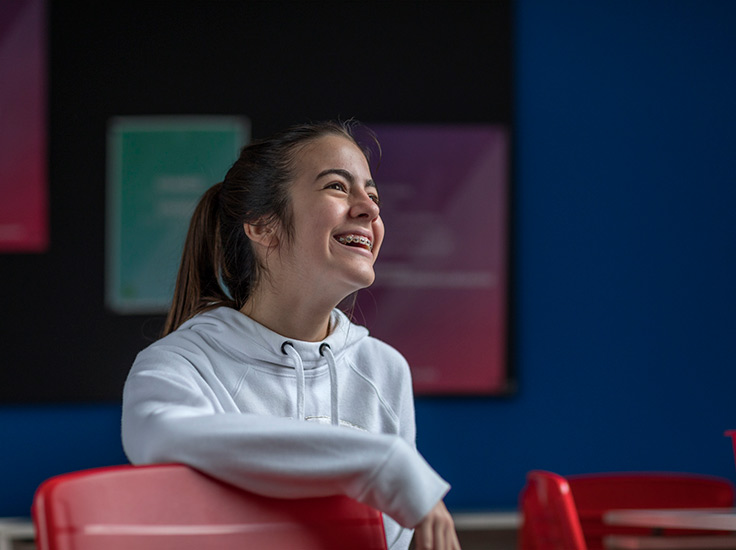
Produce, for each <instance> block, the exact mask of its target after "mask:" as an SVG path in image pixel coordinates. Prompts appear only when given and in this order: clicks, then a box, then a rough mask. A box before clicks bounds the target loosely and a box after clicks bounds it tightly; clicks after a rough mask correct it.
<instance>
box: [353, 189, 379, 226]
mask: <svg viewBox="0 0 736 550" xmlns="http://www.w3.org/2000/svg"><path fill="white" fill-rule="evenodd" d="M351 211H352V215H353V216H355V217H361V216H366V217H368V218H369V219H371V220H375V219H376V218H377V217H378V215H379V213H380V212H381V209H380V208H379V206H378V203H376V201H375V200H374V199H373V198H371V196H370V195H369V194H368V192H367V191H366V190H365V189H361V190H359V191H356V194H355V198H354V201H353V206H352V208H351Z"/></svg>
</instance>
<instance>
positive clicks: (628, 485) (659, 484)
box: [566, 473, 734, 550]
mask: <svg viewBox="0 0 736 550" xmlns="http://www.w3.org/2000/svg"><path fill="white" fill-rule="evenodd" d="M566 479H567V481H568V483H569V485H570V489H571V490H572V496H573V498H574V499H575V505H576V507H577V512H578V517H579V518H580V525H581V527H582V530H583V534H584V536H585V541H586V544H587V546H588V550H601V549H603V548H604V545H603V537H604V536H607V535H638V536H643V535H648V534H649V535H650V534H651V530H650V529H642V528H635V527H616V526H610V525H606V524H604V523H603V514H604V513H605V512H606V511H608V510H614V509H626V508H631V509H647V508H720V507H731V506H733V503H734V488H733V485H732V484H731V483H730V482H729V481H728V480H726V479H722V478H717V477H711V476H704V475H696V474H674V473H601V474H586V475H577V476H568V477H567V478H566ZM664 531H665V532H663V533H661V534H662V535H674V536H676V535H677V534H682V535H685V534H689V535H692V534H696V533H698V532H697V531H687V532H686V531H677V530H675V531H672V530H664ZM710 534H711V535H713V534H714V533H713V532H711V533H710Z"/></svg>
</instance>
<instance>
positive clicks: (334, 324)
mask: <svg viewBox="0 0 736 550" xmlns="http://www.w3.org/2000/svg"><path fill="white" fill-rule="evenodd" d="M330 328H331V332H330V335H329V336H328V337H327V338H325V339H324V340H321V341H319V342H305V341H303V340H295V339H294V338H287V337H285V336H282V335H280V334H278V333H276V332H274V331H272V330H270V329H268V328H266V327H264V326H263V325H261V324H260V323H257V322H256V321H254V320H253V319H251V318H250V317H248V316H247V315H245V314H243V313H241V312H240V311H238V310H236V309H233V308H229V307H218V308H215V309H212V310H210V311H206V312H204V313H200V314H198V315H195V316H194V317H192V318H191V319H189V320H188V321H187V322H185V323H184V324H182V325H181V327H179V329H178V330H177V332H179V331H184V330H193V331H195V332H197V333H198V334H199V335H201V336H202V337H203V338H206V339H207V340H209V341H211V342H217V345H218V347H222V348H226V350H227V351H229V352H230V353H231V354H232V355H235V356H243V357H244V358H247V362H248V363H252V362H256V363H265V364H268V365H275V366H284V367H290V368H293V365H292V362H291V361H290V360H289V358H288V355H286V352H285V351H284V346H285V345H286V344H287V343H288V344H290V345H291V346H292V347H293V349H294V350H295V351H296V352H297V353H298V354H299V357H300V358H301V360H302V363H303V365H304V368H305V369H307V370H309V369H313V368H316V367H320V366H324V364H325V358H324V355H323V353H324V348H323V345H324V344H328V345H329V347H330V349H331V350H332V354H333V355H334V356H335V359H336V360H337V361H339V360H340V357H341V356H342V355H343V354H344V353H345V352H346V351H347V350H348V349H350V348H351V347H352V346H355V345H356V344H358V343H359V342H360V341H361V340H363V339H364V338H366V337H367V336H368V329H366V328H365V327H362V326H359V325H356V324H353V323H351V322H350V320H349V319H348V318H347V316H346V315H345V314H344V313H343V312H342V311H340V310H338V309H334V310H333V311H332V314H331V316H330ZM320 348H322V352H320Z"/></svg>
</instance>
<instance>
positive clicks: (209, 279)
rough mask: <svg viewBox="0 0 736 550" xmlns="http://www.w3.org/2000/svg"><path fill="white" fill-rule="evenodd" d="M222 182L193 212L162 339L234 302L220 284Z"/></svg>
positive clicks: (209, 191) (214, 187) (206, 195)
mask: <svg viewBox="0 0 736 550" xmlns="http://www.w3.org/2000/svg"><path fill="white" fill-rule="evenodd" d="M221 189H222V183H218V184H216V185H213V186H212V187H210V189H208V190H207V192H205V194H204V195H203V196H202V198H201V199H200V201H199V204H197V208H196V209H195V210H194V214H193V215H192V220H191V222H190V224H189V231H188V232H187V237H186V240H185V241H184V252H183V253H182V258H181V264H180V265H179V272H178V273H177V276H176V286H175V287H174V298H173V301H172V304H171V309H170V310H169V314H168V316H167V318H166V323H165V325H164V329H163V333H162V336H166V335H167V334H169V333H170V332H173V331H175V330H176V329H177V328H179V326H180V325H181V324H182V323H184V322H185V321H186V320H188V319H189V318H190V317H192V316H194V315H195V314H197V313H200V312H202V311H204V310H207V309H211V308H213V307H216V306H219V305H231V302H232V300H230V298H229V297H228V295H227V293H226V292H225V291H224V290H223V288H222V286H221V285H220V272H221V265H222V247H221V245H220V230H219V229H220V223H219V220H218V217H219V216H218V210H219V198H220V191H221Z"/></svg>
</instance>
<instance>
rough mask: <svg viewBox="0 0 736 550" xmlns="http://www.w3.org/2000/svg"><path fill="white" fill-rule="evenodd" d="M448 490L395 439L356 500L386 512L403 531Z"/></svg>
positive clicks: (444, 484)
mask: <svg viewBox="0 0 736 550" xmlns="http://www.w3.org/2000/svg"><path fill="white" fill-rule="evenodd" d="M449 490H450V484H449V483H447V482H446V481H445V480H444V479H442V478H441V477H440V476H439V474H437V472H435V471H434V470H433V469H432V467H431V466H430V465H429V464H428V463H427V461H426V460H424V458H423V457H422V456H421V455H420V454H419V453H418V452H417V451H416V450H415V449H413V448H412V447H410V446H409V445H408V444H407V443H406V442H405V441H404V440H403V439H400V438H397V439H396V440H395V442H394V444H393V445H392V446H391V448H390V449H389V453H388V455H387V457H386V460H384V461H383V463H382V464H381V465H380V466H379V467H378V468H376V471H375V472H374V473H373V475H372V476H370V478H369V480H368V482H367V483H366V487H365V489H364V491H363V494H361V496H360V497H358V500H360V501H361V502H364V503H366V504H368V505H370V506H373V507H374V508H377V509H379V510H381V511H383V512H385V513H386V514H388V515H389V516H391V517H392V518H393V519H394V520H395V521H396V522H397V523H399V524H400V525H402V526H403V527H408V528H413V527H414V526H416V525H417V524H418V523H419V522H420V521H421V520H422V519H424V517H425V516H426V515H427V514H428V513H429V512H430V511H431V510H432V508H434V506H435V505H436V504H437V503H438V502H439V501H440V500H441V499H442V498H444V496H445V495H446V494H447V492H448V491H449Z"/></svg>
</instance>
